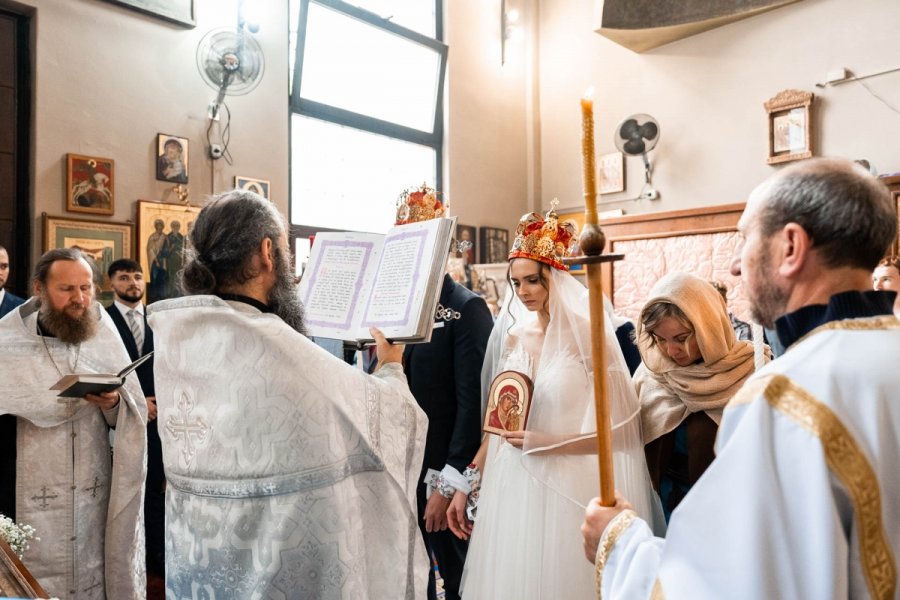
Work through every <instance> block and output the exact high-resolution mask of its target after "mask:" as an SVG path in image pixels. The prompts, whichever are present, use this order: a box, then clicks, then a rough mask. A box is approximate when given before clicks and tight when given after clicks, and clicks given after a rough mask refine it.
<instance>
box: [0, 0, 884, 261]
mask: <svg viewBox="0 0 900 600" xmlns="http://www.w3.org/2000/svg"><path fill="white" fill-rule="evenodd" d="M593 1H594V0H509V1H508V4H509V5H510V6H513V7H515V8H518V9H519V10H520V11H521V12H522V13H523V20H522V21H523V26H524V27H525V29H526V30H528V31H530V35H529V37H528V38H527V39H526V40H525V41H524V42H521V41H520V42H514V43H512V44H511V45H510V46H509V55H508V59H507V63H506V65H504V66H501V65H500V23H499V18H500V0H446V2H445V22H446V29H445V37H446V40H447V42H448V44H449V46H450V54H449V66H448V78H447V98H446V102H447V104H446V109H447V110H446V119H447V127H448V128H447V136H446V144H447V146H446V171H445V173H446V178H445V182H446V183H445V190H444V191H445V192H446V193H447V195H448V197H449V198H450V201H451V209H452V211H453V212H454V213H455V214H457V215H459V216H460V221H461V222H463V223H466V224H472V225H490V226H495V227H505V228H508V229H510V230H512V229H514V228H515V225H516V222H517V220H518V218H519V217H520V216H521V215H522V213H524V212H526V211H529V210H532V209H535V208H540V207H542V206H543V207H546V206H548V205H549V201H550V200H551V199H552V198H553V197H557V196H558V197H559V198H560V201H561V204H562V206H563V207H569V206H577V205H579V204H580V203H581V198H582V196H581V166H580V165H581V162H580V135H581V132H580V113H579V98H580V97H581V95H582V94H583V93H584V91H585V89H587V88H588V87H589V86H593V87H594V88H595V96H596V113H597V116H598V122H597V152H598V154H602V153H605V152H611V151H613V150H614V149H615V148H614V145H613V142H612V136H613V131H614V128H615V126H616V125H617V124H618V123H619V121H621V120H622V119H623V118H624V117H626V116H628V115H629V114H632V113H635V112H647V113H650V114H652V115H653V116H654V117H656V118H657V119H658V120H659V121H660V123H661V127H662V138H661V141H660V143H659V146H658V148H657V149H656V150H655V151H654V152H653V153H652V158H653V161H654V164H655V176H654V184H655V186H656V187H657V188H658V189H659V190H660V192H661V194H662V197H661V199H660V200H659V201H657V202H647V201H643V202H639V203H625V204H613V205H610V207H619V206H621V207H623V208H624V209H625V210H626V211H627V212H628V213H636V212H648V211H659V210H675V209H681V208H691V207H697V206H705V205H715V204H722V203H730V202H738V201H742V200H743V199H745V198H746V196H747V194H748V193H749V192H750V190H751V189H752V188H753V186H754V185H755V184H756V183H757V182H759V181H760V180H762V179H763V178H765V177H766V176H767V175H768V174H770V173H772V172H773V171H774V170H775V167H770V166H768V165H766V162H765V158H766V143H767V142H766V140H767V129H766V114H765V111H764V109H763V107H762V103H763V102H764V101H765V100H767V99H768V98H770V97H772V96H774V95H775V94H776V93H777V92H779V91H780V90H783V89H785V88H799V89H804V90H810V91H815V92H816V93H817V96H818V99H819V104H818V110H819V112H818V115H819V116H818V117H817V120H816V125H817V129H818V131H819V134H820V142H819V144H818V150H819V153H821V154H827V155H845V156H850V157H866V158H868V159H870V160H871V161H872V162H873V163H874V164H875V165H876V167H877V168H878V169H879V171H880V172H882V173H884V172H889V171H896V170H900V156H898V151H897V148H898V144H897V142H896V140H897V139H900V116H898V115H897V113H895V112H892V111H890V110H889V109H887V108H886V107H885V106H884V105H883V104H881V103H879V102H878V101H877V100H875V99H874V98H872V96H870V95H869V94H868V93H867V92H866V91H865V90H864V89H863V88H862V87H861V86H860V85H859V84H858V83H848V84H844V85H840V86H836V87H829V88H827V89H825V90H820V89H818V88H816V87H815V83H816V82H819V81H822V80H823V79H824V77H825V73H826V72H827V71H828V70H830V69H833V68H835V67H848V68H850V69H852V70H854V71H856V72H857V73H860V74H865V73H869V72H874V71H878V70H882V69H886V68H891V67H895V66H898V65H900V36H898V35H897V34H896V32H895V31H894V30H895V28H896V24H897V23H900V2H896V1H895V0H856V1H855V2H852V3H851V2H844V1H842V0H804V1H803V2H799V3H797V4H794V5H791V6H788V7H785V8H781V9H778V10H775V11H773V12H770V13H767V14H764V15H761V16H758V17H754V18H751V19H747V20H745V21H742V22H739V23H735V24H731V25H728V26H725V27H722V28H719V29H716V30H713V31H710V32H706V33H703V34H700V35H697V36H694V37H692V38H688V39H685V40H682V41H679V42H676V43H673V44H669V45H667V46H663V47H662V48H657V49H655V50H652V51H650V52H647V53H645V54H635V53H633V52H631V51H629V50H626V49H624V48H622V47H620V46H618V45H616V44H614V43H613V42H610V41H609V40H607V39H605V38H603V37H601V36H600V35H598V34H596V33H594V32H593V30H592V22H591V20H592V16H593V8H594V7H593ZM3 3H6V4H9V2H8V1H6V0H0V4H3ZM256 3H257V5H258V8H259V9H260V10H259V12H260V14H261V17H262V19H261V20H262V23H261V29H260V31H259V33H258V34H257V36H256V37H257V39H258V40H259V42H260V44H261V46H262V48H263V52H264V53H265V58H266V72H265V76H264V78H263V80H262V82H261V83H260V85H259V87H258V88H257V89H256V90H255V91H253V92H252V93H250V94H248V95H246V96H238V97H229V98H228V99H227V102H228V105H229V106H230V107H231V113H232V123H231V125H232V126H231V145H230V149H231V152H232V154H233V156H234V160H235V163H234V165H231V166H229V165H228V164H227V163H225V162H224V161H223V160H219V161H215V162H213V161H211V160H209V159H208V158H206V154H205V145H206V143H205V131H206V126H207V123H208V121H207V119H206V108H207V104H208V103H209V101H210V100H211V99H212V98H213V97H214V96H215V92H214V90H212V89H211V88H209V87H207V85H206V84H205V83H204V82H203V81H202V79H201V78H200V75H199V73H198V71H197V67H196V59H195V51H196V47H197V44H198V43H199V41H200V39H201V38H202V36H203V35H204V34H205V33H206V32H208V31H209V30H210V29H213V28H215V27H220V26H229V27H231V26H233V25H234V22H235V18H236V17H235V11H236V4H237V0H195V4H196V12H197V21H198V24H197V27H196V28H195V29H185V28H182V27H179V26H177V25H173V24H169V23H167V22H166V21H162V20H159V19H156V18H153V17H150V16H146V15H143V14H141V13H139V12H135V11H133V10H130V9H127V8H124V7H121V6H118V5H116V4H112V3H109V2H105V1H104V0H66V1H64V2H62V1H60V0H24V1H22V2H19V4H24V5H28V6H32V7H35V8H36V11H37V17H36V21H35V22H36V33H35V35H36V44H35V47H36V78H35V97H34V102H35V106H34V109H35V112H34V140H33V146H32V147H33V164H34V185H33V199H32V206H33V213H32V214H33V225H34V231H35V235H34V237H33V239H34V244H33V249H32V250H33V252H32V253H33V256H34V257H35V258H36V257H37V256H38V255H39V254H40V252H41V245H42V234H41V231H40V215H41V213H42V212H47V213H49V214H53V215H66V216H79V215H75V214H72V213H68V214H66V213H65V211H64V208H63V207H64V201H63V196H64V192H63V187H64V181H65V155H66V153H69V152H72V153H79V154H88V155H97V156H102V157H108V158H112V159H114V160H115V161H116V178H117V181H116V211H115V215H114V217H112V218H110V220H116V221H125V220H129V219H134V204H133V203H134V201H136V200H138V199H146V200H174V198H172V197H171V191H170V190H171V185H169V184H166V183H163V182H159V181H156V179H155V163H154V156H155V146H154V144H155V141H156V134H157V133H170V134H176V135H179V136H181V137H187V138H189V140H190V142H191V145H190V183H189V184H188V188H189V191H190V200H191V201H192V202H195V203H199V202H201V201H202V200H203V199H204V198H205V196H206V195H208V194H210V193H212V192H219V191H222V190H225V189H229V188H230V187H231V186H232V181H233V177H234V175H244V176H248V177H257V178H260V179H268V180H270V181H271V183H272V194H273V199H274V201H275V202H276V204H277V205H278V206H279V208H280V209H281V210H282V211H283V212H284V213H285V214H287V206H288V198H287V194H288V156H289V154H288V143H289V141H288V131H287V129H288V126H287V123H288V73H287V69H288V56H287V55H288V50H287V48H288V40H287V2H286V1H284V0H256ZM866 82H867V83H868V85H870V86H871V87H872V88H873V89H875V90H876V91H877V92H878V93H880V94H881V95H882V96H883V97H885V98H887V99H889V100H890V101H891V102H892V103H893V104H894V105H895V106H896V105H900V73H893V74H890V75H885V76H883V77H877V78H873V79H869V80H867V81H866ZM627 169H628V173H627V174H628V178H627V185H628V187H627V190H626V192H625V193H623V194H618V195H613V196H610V197H606V196H605V197H604V199H607V198H610V199H621V198H623V197H631V196H634V195H636V193H637V192H638V190H639V189H640V187H641V184H642V182H643V181H642V166H641V164H640V160H639V159H628V160H627Z"/></svg>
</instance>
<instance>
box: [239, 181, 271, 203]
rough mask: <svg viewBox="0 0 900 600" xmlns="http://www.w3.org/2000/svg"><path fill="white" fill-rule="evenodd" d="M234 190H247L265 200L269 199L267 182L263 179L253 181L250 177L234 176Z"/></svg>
mask: <svg viewBox="0 0 900 600" xmlns="http://www.w3.org/2000/svg"><path fill="white" fill-rule="evenodd" d="M234 188H235V189H237V190H247V191H248V192H253V193H255V194H259V195H260V196H262V197H263V198H265V199H266V200H270V198H269V182H268V181H266V180H265V179H253V178H252V177H242V176H240V175H235V176H234Z"/></svg>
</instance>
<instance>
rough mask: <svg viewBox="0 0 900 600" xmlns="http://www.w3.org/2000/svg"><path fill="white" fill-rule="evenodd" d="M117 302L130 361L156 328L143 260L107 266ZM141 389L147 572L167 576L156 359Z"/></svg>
mask: <svg viewBox="0 0 900 600" xmlns="http://www.w3.org/2000/svg"><path fill="white" fill-rule="evenodd" d="M107 274H108V275H109V282H110V286H111V287H112V289H113V292H114V293H115V296H116V298H115V302H113V304H112V305H110V306H109V307H107V309H106V310H107V312H108V313H109V316H110V317H112V320H113V323H115V325H116V329H118V330H119V335H120V336H121V337H122V341H123V342H124V344H125V349H126V350H128V355H129V356H130V357H131V360H137V359H138V358H140V357H141V356H143V355H145V354H147V353H148V352H152V351H153V331H152V330H151V329H150V328H149V327H148V326H147V316H146V313H145V312H144V305H143V304H142V303H141V300H142V299H143V297H144V291H145V290H146V283H145V282H144V273H143V269H141V265H140V263H137V262H135V261H133V260H131V259H130V258H122V259H119V260H117V261H114V262H113V263H112V264H110V265H109V269H107ZM137 376H138V380H140V382H141V390H142V391H143V392H144V396H146V397H147V491H146V495H145V496H144V529H145V533H146V541H147V571H148V573H149V574H153V575H158V576H160V577H164V576H165V564H166V563H165V551H164V550H165V514H166V507H165V499H166V495H165V480H166V478H165V473H164V472H163V462H162V446H161V445H160V441H159V432H158V429H157V425H156V392H155V389H154V385H153V358H150V359H149V360H147V361H146V362H145V363H144V364H142V365H141V366H139V367H138V368H137Z"/></svg>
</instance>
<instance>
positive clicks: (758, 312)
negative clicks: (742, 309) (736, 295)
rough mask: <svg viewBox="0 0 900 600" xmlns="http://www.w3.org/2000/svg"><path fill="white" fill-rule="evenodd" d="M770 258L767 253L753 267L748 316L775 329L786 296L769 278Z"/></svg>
mask: <svg viewBox="0 0 900 600" xmlns="http://www.w3.org/2000/svg"><path fill="white" fill-rule="evenodd" d="M770 263H771V257H770V256H769V254H768V253H767V252H764V253H763V255H762V256H760V258H759V261H758V262H757V263H756V265H754V267H753V268H754V269H755V273H754V277H753V279H754V282H755V283H756V285H755V286H754V287H755V289H753V290H751V291H750V294H749V296H750V315H751V316H752V317H753V320H754V321H756V322H757V323H759V324H760V325H762V326H763V327H767V328H768V329H774V328H775V319H777V318H778V317H780V316H782V315H783V314H784V312H785V307H786V306H787V301H788V294H787V292H785V291H784V290H782V289H781V288H779V287H778V285H777V284H776V283H775V282H774V281H772V280H771V279H770V277H769V275H770V273H771V272H772V270H771V269H770V268H769V267H770Z"/></svg>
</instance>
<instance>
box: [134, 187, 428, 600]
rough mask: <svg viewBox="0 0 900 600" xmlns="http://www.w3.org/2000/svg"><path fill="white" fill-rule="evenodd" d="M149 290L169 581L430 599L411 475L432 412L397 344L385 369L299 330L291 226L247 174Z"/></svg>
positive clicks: (210, 593)
mask: <svg viewBox="0 0 900 600" xmlns="http://www.w3.org/2000/svg"><path fill="white" fill-rule="evenodd" d="M185 246H186V249H187V251H188V256H187V260H186V262H185V266H184V270H183V275H182V287H183V289H184V290H185V291H186V292H187V293H188V294H190V295H188V296H186V297H183V298H177V299H170V300H164V301H161V302H158V303H156V304H153V305H152V306H151V307H150V326H151V327H152V328H153V331H154V334H155V336H156V352H157V354H156V362H155V375H156V400H157V406H158V408H159V419H158V420H159V432H160V436H161V438H162V446H163V463H164V464H165V466H166V477H167V480H168V487H167V489H166V530H167V531H166V597H172V598H191V597H199V596H200V595H203V597H209V598H220V597H222V598H224V597H237V598H275V597H278V598H354V599H363V600H365V599H367V598H371V599H381V598H407V599H410V600H412V599H415V598H423V597H424V595H425V573H424V572H423V571H422V570H421V569H414V568H413V567H414V566H418V565H420V564H422V563H423V562H424V561H425V560H426V557H425V549H424V545H423V543H422V539H421V537H420V536H419V531H418V528H417V526H416V482H417V479H418V475H419V469H420V468H421V465H422V454H423V451H424V443H425V433H426V430H427V419H426V417H425V414H424V413H423V412H422V411H421V409H419V407H418V405H417V404H416V401H415V399H414V398H413V397H412V395H411V394H410V391H409V388H408V386H407V383H406V377H405V376H404V374H403V368H402V366H401V365H400V361H401V359H402V356H403V347H402V346H399V345H397V346H392V345H390V344H388V343H387V342H386V340H385V339H384V336H383V335H381V332H379V331H378V330H372V333H373V336H374V337H375V339H376V340H377V342H378V344H377V353H378V362H379V364H380V365H382V366H381V368H380V370H378V371H377V372H376V374H375V375H367V374H366V373H364V372H362V371H361V370H358V369H354V368H353V367H351V366H350V365H347V364H346V363H344V362H343V361H341V360H339V359H337V358H335V357H334V356H332V355H331V354H329V353H328V352H326V351H325V350H323V349H322V348H320V347H318V346H316V344H314V343H313V342H312V341H311V340H310V339H308V338H307V337H306V335H304V326H303V309H302V305H301V304H300V301H299V299H298V296H297V290H296V283H295V278H294V275H293V273H292V272H291V266H290V252H289V250H288V248H287V237H286V226H285V223H284V220H283V219H282V217H281V215H280V214H279V213H278V211H277V210H276V209H275V205H274V204H272V203H271V202H269V201H268V200H265V199H263V198H262V197H260V196H258V195H256V194H254V193H252V192H247V191H244V190H234V191H231V192H226V193H224V194H220V195H218V196H215V197H213V198H212V199H211V201H210V202H209V203H208V204H207V205H206V206H205V207H204V208H203V210H202V211H201V212H200V215H199V216H198V217H197V219H196V220H195V221H194V227H193V229H192V231H191V233H190V238H189V241H188V243H186V244H185Z"/></svg>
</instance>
